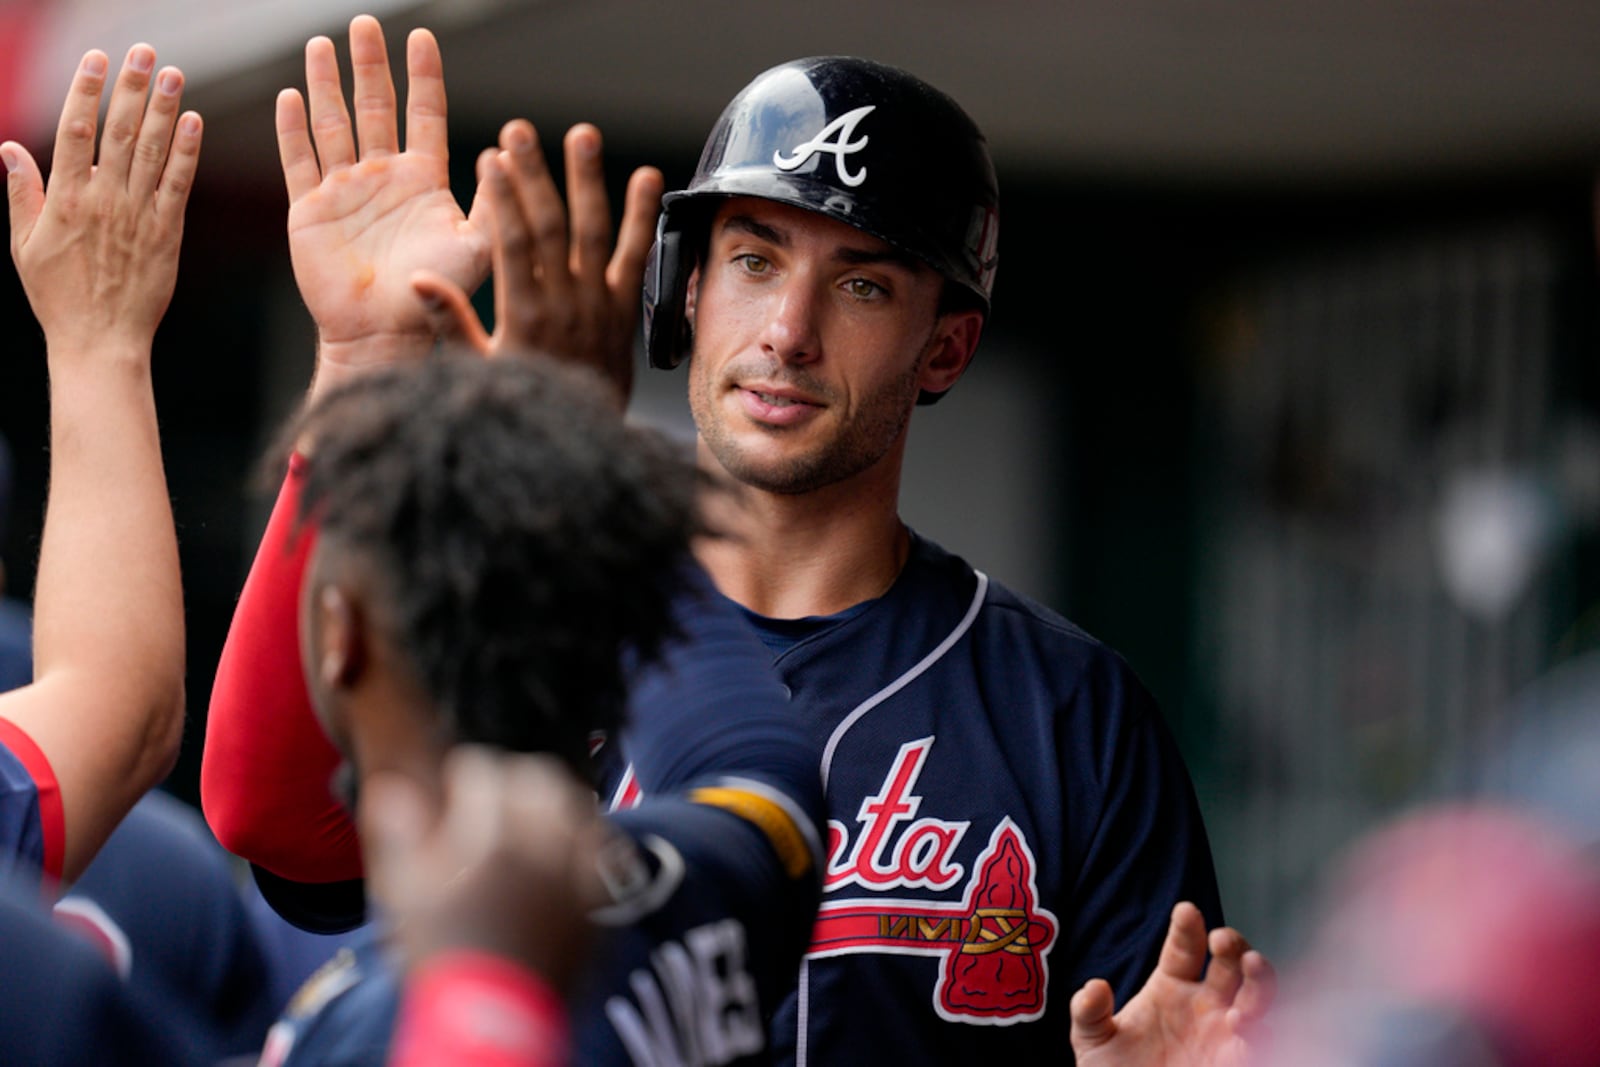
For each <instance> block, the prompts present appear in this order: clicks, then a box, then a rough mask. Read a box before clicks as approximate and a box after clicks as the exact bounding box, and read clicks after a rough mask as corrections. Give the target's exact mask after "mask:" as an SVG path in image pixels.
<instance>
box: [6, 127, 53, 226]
mask: <svg viewBox="0 0 1600 1067" xmlns="http://www.w3.org/2000/svg"><path fill="white" fill-rule="evenodd" d="M0 159H3V160H4V161H5V167H6V199H7V200H8V201H10V204H11V248H12V251H13V253H15V251H16V249H19V248H21V247H22V246H23V244H25V243H26V242H27V240H28V235H29V234H30V233H32V232H33V226H34V223H36V222H38V221H39V213H40V212H41V211H43V210H44V179H43V178H41V177H40V175H39V164H37V163H35V162H34V160H33V156H32V155H31V154H29V152H28V150H27V149H26V148H23V147H22V146H21V145H19V144H17V142H15V141H7V142H5V143H4V144H0Z"/></svg>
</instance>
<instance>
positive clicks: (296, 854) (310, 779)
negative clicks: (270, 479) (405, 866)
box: [200, 455, 361, 882]
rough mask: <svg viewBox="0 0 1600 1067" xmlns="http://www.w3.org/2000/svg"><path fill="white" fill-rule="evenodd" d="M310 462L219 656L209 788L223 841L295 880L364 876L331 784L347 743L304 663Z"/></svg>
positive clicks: (293, 464) (293, 470)
mask: <svg viewBox="0 0 1600 1067" xmlns="http://www.w3.org/2000/svg"><path fill="white" fill-rule="evenodd" d="M304 479H305V469H304V460H303V459H302V458H301V457H300V456H299V455H295V456H294V457H292V458H291V460H290V463H289V474H288V477H287V478H286V479H285V480H284V483H283V489H282V490H281V491H280V492H279V493H278V500H277V503H276V504H275V505H274V506H273V509H272V517H271V518H270V519H269V520H268V522H267V529H266V533H265V534H264V535H263V536H262V539H261V547H260V549H259V550H258V551H257V552H256V558H255V562H254V563H253V564H252V565H251V567H250V575H249V577H248V578H246V579H245V583H244V591H243V592H242V593H241V594H240V595H239V604H238V606H237V607H236V608H235V609H234V613H233V624H232V626H231V627H229V629H228V640H227V643H226V644H225V645H224V646H223V649H222V658H221V660H220V661H219V662H218V664H217V676H216V680H215V682H214V683H213V684H212V690H211V709H210V712H209V715H208V718H207V722H206V741H205V755H204V757H203V759H202V762H201V765H200V798H201V803H202V805H203V806H204V808H205V814H206V821H207V822H209V823H210V824H211V830H212V832H213V833H215V834H216V835H217V840H219V841H220V842H222V844H223V846H224V847H225V848H227V849H228V850H229V851H230V852H233V853H235V854H237V855H240V856H243V857H244V858H245V859H247V860H250V861H251V862H252V863H255V864H258V865H260V866H262V867H264V868H266V869H267V870H269V871H271V872H272V873H273V874H276V875H278V876H279V877H282V878H288V879H291V880H293V881H297V882H335V881H342V880H345V879H350V878H359V877H361V848H360V843H359V841H358V840H357V838H356V830H355V825H354V823H352V822H351V820H350V817H349V815H348V814H347V813H346V812H345V810H344V808H343V807H342V806H341V805H340V804H339V802H338V801H337V800H336V799H334V797H333V795H332V794H331V793H330V792H329V790H328V783H329V781H330V779H331V778H332V775H333V772H334V770H335V769H336V768H337V767H338V766H339V753H338V751H337V750H336V749H335V748H334V747H333V745H332V744H331V743H330V742H329V741H328V739H327V737H326V736H325V735H324V734H323V732H322V727H321V726H320V725H319V724H318V722H317V719H316V715H315V713H314V712H313V711H312V710H311V698H310V695H309V694H308V693H307V692H306V685H305V678H304V677H303V675H302V674H301V670H300V642H299V630H298V620H299V600H300V579H301V576H302V575H303V574H304V573H305V569H306V563H307V561H308V560H309V559H310V556H311V549H312V546H313V544H314V543H315V541H316V538H315V536H314V534H313V531H311V530H309V529H303V530H300V531H298V532H297V531H296V529H295V524H296V516H297V514H298V512H299V508H300V487H301V484H302V482H303V481H304Z"/></svg>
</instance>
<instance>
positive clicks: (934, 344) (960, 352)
mask: <svg viewBox="0 0 1600 1067" xmlns="http://www.w3.org/2000/svg"><path fill="white" fill-rule="evenodd" d="M982 333H983V312H981V311H977V310H968V311H951V312H947V313H945V314H943V315H941V316H939V319H938V322H936V323H935V325H934V329H933V336H932V337H931V338H929V340H928V348H927V349H926V350H924V358H923V364H922V373H921V375H920V376H919V378H918V381H917V384H918V385H920V386H921V387H922V391H923V392H925V393H942V392H944V391H945V390H947V389H949V388H950V387H951V386H953V385H955V384H956V382H957V380H959V379H960V377H961V375H962V374H963V373H965V372H966V369H967V365H968V364H969V363H971V362H972V355H973V353H974V352H976V351H977V350H978V337H979V336H980V335H981V334H982Z"/></svg>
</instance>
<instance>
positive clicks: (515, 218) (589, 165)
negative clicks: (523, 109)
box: [415, 119, 662, 403]
mask: <svg viewBox="0 0 1600 1067" xmlns="http://www.w3.org/2000/svg"><path fill="white" fill-rule="evenodd" d="M563 150H564V153H565V156H566V170H567V175H566V177H567V192H568V199H569V202H570V206H571V211H570V220H569V212H568V210H567V208H566V207H564V206H563V205H562V202H561V195H560V193H559V192H558V191H557V190H556V185H555V179H554V177H553V176H552V175H551V173H550V168H549V167H548V166H547V165H546V164H545V159H544V153H543V152H541V151H540V150H539V141H538V138H537V136H536V135H535V133H534V129H533V126H532V125H530V124H529V123H528V122H526V121H525V120H522V119H517V120H514V121H512V122H509V123H507V124H506V125H505V127H504V128H503V129H502V130H501V131H500V147H499V149H493V148H490V149H486V150H485V151H484V152H483V153H482V154H481V155H480V156H479V157H478V181H479V190H480V192H479V196H480V199H486V200H487V202H488V204H489V206H490V209H491V212H490V213H491V216H492V237H493V247H494V279H495V282H494V297H495V330H494V333H493V334H492V335H491V334H490V333H488V332H487V331H486V330H485V329H484V327H483V324H482V322H480V321H479V319H478V316H477V313H476V312H475V311H473V309H472V306H471V304H470V303H469V302H468V299H467V293H466V291H465V290H464V289H463V288H462V287H461V286H460V285H457V284H455V283H454V282H453V281H452V280H451V279H450V278H449V277H448V276H447V275H445V274H443V273H442V272H435V271H429V272H425V273H423V274H420V275H418V276H417V278H416V283H415V284H416V290H417V292H418V294H419V295H420V296H422V297H423V299H424V300H426V301H427V302H429V303H430V304H432V305H434V306H436V307H439V308H440V309H441V311H442V314H443V317H444V325H443V326H441V331H442V332H447V333H452V334H455V335H457V336H459V337H460V338H462V339H463V340H465V341H466V343H468V344H469V345H471V346H472V347H473V348H476V349H477V350H478V351H479V352H482V353H484V354H485V355H490V356H497V355H506V354H545V355H550V356H554V357H556V358H558V359H565V360H570V361H573V362H577V363H582V364H585V365H587V366H590V367H593V368H594V369H595V370H597V371H599V372H600V373H601V374H602V375H603V376H604V377H605V378H606V380H608V381H610V382H611V383H612V384H613V385H615V386H616V389H617V393H618V395H619V398H620V399H621V400H622V401H623V402H624V403H626V400H627V397H628V394H629V391H630V390H631V389H632V386H633V363H634V360H633V341H634V330H635V327H636V326H637V325H638V321H639V307H640V290H641V287H642V285H643V281H644V267H645V260H646V258H647V257H648V256H649V253H650V243H651V240H652V239H653V237H654V233H655V220H656V215H657V213H658V212H659V210H660V206H661V190H662V178H661V172H660V171H658V170H656V169H655V168H654V167H640V168H639V169H638V170H636V171H634V173H633V175H632V177H631V178H630V179H629V181H628V190H627V193H626V202H625V204H624V207H623V213H622V225H621V229H620V231H619V232H618V234H617V236H616V241H615V244H614V245H613V241H612V229H611V208H610V204H609V202H608V201H607V198H606V189H605V173H604V169H603V167H602V164H601V155H600V131H599V130H597V129H595V128H594V127H593V126H591V125H589V124H587V123H580V124H579V125H577V126H574V127H572V129H570V130H568V131H567V136H566V140H565V142H564V143H563Z"/></svg>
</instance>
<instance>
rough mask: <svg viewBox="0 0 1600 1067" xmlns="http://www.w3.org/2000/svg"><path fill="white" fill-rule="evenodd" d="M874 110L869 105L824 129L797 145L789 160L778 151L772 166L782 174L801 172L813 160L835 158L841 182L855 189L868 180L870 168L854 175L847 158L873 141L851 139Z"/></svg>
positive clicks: (845, 114) (847, 113)
mask: <svg viewBox="0 0 1600 1067" xmlns="http://www.w3.org/2000/svg"><path fill="white" fill-rule="evenodd" d="M874 107H875V105H873V104H868V105H867V106H866V107H858V108H856V109H855V110H854V111H846V112H845V113H844V114H843V115H840V116H839V117H838V118H836V119H834V120H833V121H832V122H830V123H828V124H827V125H826V126H824V127H822V129H821V130H820V131H819V132H818V133H817V135H816V136H815V137H813V138H811V140H809V141H806V142H804V143H802V144H798V145H796V146H795V147H794V149H793V151H791V152H790V153H789V154H788V155H787V156H785V155H784V154H783V150H782V149H781V148H780V149H778V150H777V151H775V152H773V153H772V165H773V166H775V167H777V168H778V169H779V170H782V171H792V170H799V169H800V168H801V167H802V166H804V165H805V162H806V160H808V159H810V158H811V157H812V156H815V155H831V156H832V157H833V165H834V167H835V168H836V169H837V170H838V172H839V180H840V181H841V182H843V183H844V184H846V185H848V186H850V187H851V188H855V187H856V186H858V185H860V184H861V183H862V182H864V181H866V180H867V168H866V167H862V168H861V169H860V170H857V171H850V170H848V169H846V167H845V157H846V156H849V155H854V154H855V153H857V152H859V151H861V150H862V149H863V148H865V147H867V142H868V141H869V140H871V138H868V137H862V138H861V140H859V141H852V140H851V139H850V138H851V137H853V136H855V132H856V126H857V125H858V124H859V123H860V122H861V120H862V119H864V118H866V117H867V116H868V115H870V114H871V113H872V111H873V108H874Z"/></svg>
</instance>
